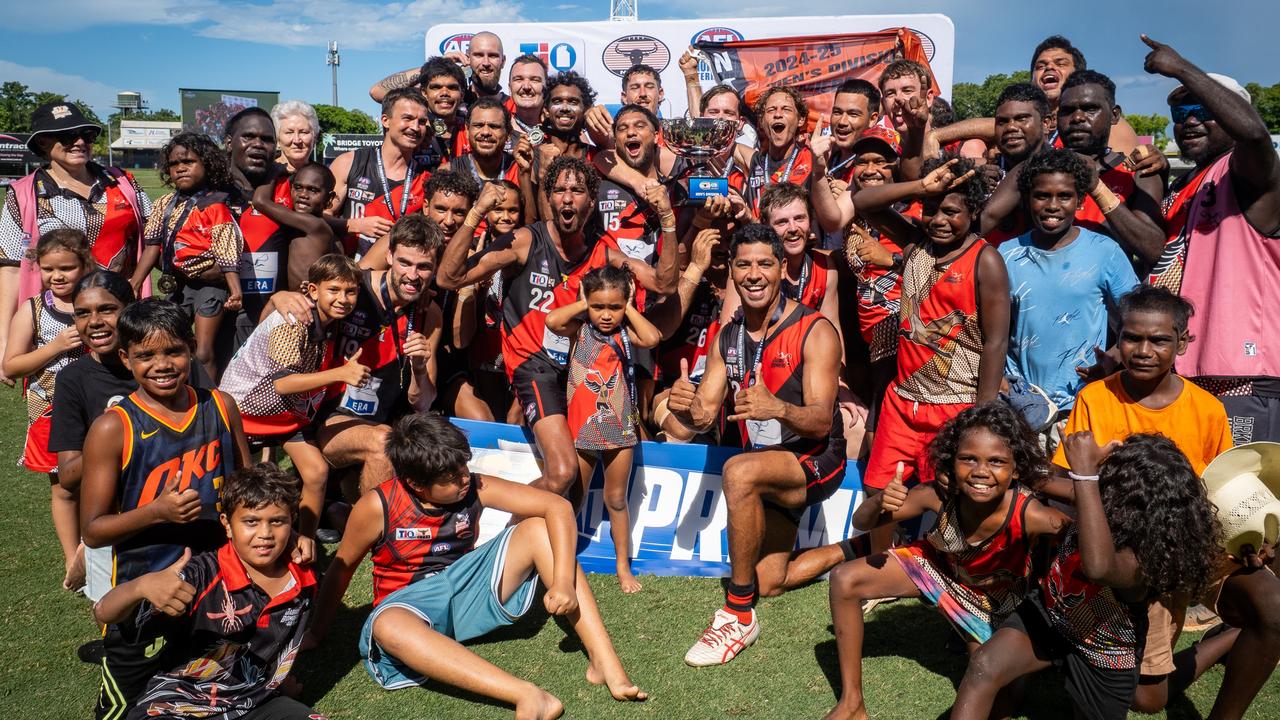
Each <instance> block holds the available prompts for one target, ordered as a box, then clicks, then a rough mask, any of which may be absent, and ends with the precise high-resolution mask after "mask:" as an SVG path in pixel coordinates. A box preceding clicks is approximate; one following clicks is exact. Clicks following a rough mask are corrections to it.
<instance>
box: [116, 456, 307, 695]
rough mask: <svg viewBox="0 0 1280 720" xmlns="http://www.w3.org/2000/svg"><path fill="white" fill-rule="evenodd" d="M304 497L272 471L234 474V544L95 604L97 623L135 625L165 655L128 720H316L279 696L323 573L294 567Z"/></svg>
mask: <svg viewBox="0 0 1280 720" xmlns="http://www.w3.org/2000/svg"><path fill="white" fill-rule="evenodd" d="M298 498H299V490H298V481H297V480H296V479H295V478H294V477H293V476H291V475H288V474H286V473H285V472H284V471H282V470H280V469H279V468H276V467H274V466H272V465H268V464H266V463H263V464H260V465H255V466H254V467H251V468H246V469H244V470H241V471H239V472H237V473H235V474H233V475H232V476H231V477H230V478H228V479H227V482H226V484H225V485H223V487H222V493H221V500H222V515H221V518H222V525H223V527H224V528H225V532H226V537H227V538H228V539H229V540H230V542H228V543H227V544H226V545H223V546H222V547H221V548H220V549H218V550H211V551H209V552H204V553H201V554H199V555H196V556H195V557H192V553H191V550H190V548H188V549H186V550H185V551H184V552H183V554H182V555H181V556H180V557H179V558H178V559H177V561H176V562H173V563H172V564H170V565H169V566H168V567H164V568H159V569H157V570H155V571H153V572H150V573H147V574H146V575H142V576H141V577H138V578H135V579H133V580H131V581H129V582H127V583H123V584H120V585H117V586H116V587H115V588H114V589H113V590H112V591H111V592H109V593H107V594H106V596H105V597H103V598H102V599H101V600H100V601H98V603H97V604H96V605H95V606H94V609H93V610H94V616H95V617H96V618H97V620H98V622H101V623H104V624H112V623H126V622H127V623H128V624H129V626H130V628H131V632H132V633H133V639H134V640H135V641H136V642H137V643H140V644H143V645H146V646H149V647H151V648H154V649H155V650H156V654H155V663H156V665H157V666H158V671H157V672H156V673H155V675H154V676H152V677H151V678H150V679H149V680H148V681H147V683H146V688H145V690H143V691H142V693H141V695H139V696H138V699H137V702H136V704H135V705H134V706H133V709H132V710H131V711H130V713H129V715H128V717H129V718H135V719H136V720H141V719H142V718H148V717H156V716H159V715H163V716H166V717H175V716H180V717H209V718H220V719H225V720H231V719H232V718H249V719H257V720H307V719H308V718H315V717H317V715H315V714H313V713H314V711H313V710H312V709H311V708H308V707H306V706H305V705H303V704H302V703H299V702H297V701H295V700H293V699H290V698H287V697H284V696H282V695H281V694H280V686H281V685H282V684H283V683H284V681H285V679H286V678H287V677H288V676H289V672H290V670H292V668H293V662H294V659H295V658H296V657H297V654H298V650H299V648H300V647H301V645H302V638H303V633H304V632H305V630H306V627H307V620H308V618H309V617H310V614H311V607H312V604H313V602H314V599H315V595H316V576H315V574H314V573H313V572H312V571H311V569H310V568H308V567H304V566H299V565H296V564H294V563H293V562H291V561H290V560H289V553H290V551H291V549H292V535H293V530H292V527H291V526H292V523H293V520H294V518H295V517H296V516H297V514H298Z"/></svg>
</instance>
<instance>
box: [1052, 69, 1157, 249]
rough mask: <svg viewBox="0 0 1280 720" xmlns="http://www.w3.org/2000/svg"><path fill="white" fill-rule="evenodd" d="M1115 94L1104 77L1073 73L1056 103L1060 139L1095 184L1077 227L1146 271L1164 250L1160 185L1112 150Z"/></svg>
mask: <svg viewBox="0 0 1280 720" xmlns="http://www.w3.org/2000/svg"><path fill="white" fill-rule="evenodd" d="M1115 93H1116V86H1115V83H1113V82H1111V79H1110V78H1108V77H1107V76H1106V75H1103V74H1102V73H1098V72H1094V71H1093V70H1080V71H1078V72H1074V73H1072V74H1071V77H1070V78H1068V79H1067V82H1066V84H1065V86H1064V87H1063V89H1062V95H1061V96H1060V98H1059V100H1058V136H1059V137H1060V138H1062V142H1063V144H1064V145H1066V147H1067V148H1068V149H1070V150H1074V151H1076V153H1078V154H1079V155H1081V156H1082V157H1084V158H1086V159H1087V160H1088V162H1089V163H1090V164H1091V165H1092V166H1093V170H1094V175H1095V177H1097V179H1098V180H1097V182H1096V183H1095V184H1094V186H1093V188H1092V189H1091V190H1090V191H1089V197H1087V198H1085V199H1084V201H1083V202H1082V203H1081V204H1080V209H1079V210H1078V211H1077V212H1076V222H1077V223H1079V224H1080V225H1081V226H1082V227H1086V228H1089V229H1090V230H1096V231H1098V232H1103V233H1106V234H1108V235H1111V236H1112V237H1113V238H1114V239H1115V240H1116V242H1118V243H1120V247H1122V248H1124V250H1125V252H1127V253H1128V254H1129V255H1132V256H1135V257H1137V258H1138V261H1139V266H1141V267H1143V268H1146V267H1150V266H1151V265H1153V264H1154V263H1155V262H1156V260H1158V259H1159V258H1160V253H1161V251H1162V250H1163V249H1164V240H1165V237H1164V230H1163V223H1164V217H1163V216H1162V215H1161V212H1160V201H1161V200H1163V199H1164V181H1163V180H1161V179H1160V178H1159V177H1156V176H1145V177H1143V176H1140V175H1137V174H1135V173H1134V171H1133V169H1132V168H1131V167H1130V166H1129V164H1128V163H1126V162H1125V160H1126V158H1125V156H1124V155H1123V154H1121V153H1118V152H1116V151H1115V150H1112V149H1111V146H1110V142H1109V139H1110V136H1111V128H1112V126H1114V125H1115V124H1116V122H1117V120H1118V119H1119V117H1120V108H1119V107H1117V106H1116V103H1115V97H1116V95H1115Z"/></svg>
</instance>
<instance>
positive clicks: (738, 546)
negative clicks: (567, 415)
mask: <svg viewBox="0 0 1280 720" xmlns="http://www.w3.org/2000/svg"><path fill="white" fill-rule="evenodd" d="M784 257H785V256H784V253H783V250H782V241H781V240H779V239H778V234H777V233H775V232H774V231H773V229H772V228H770V227H767V226H765V225H758V224H753V225H747V226H745V227H743V228H741V229H739V230H738V231H737V232H735V233H734V236H733V243H732V245H731V248H730V251H729V272H730V275H731V277H732V279H733V284H734V287H735V289H736V290H737V293H738V295H739V297H740V298H741V302H742V313H741V314H740V315H738V316H737V317H735V318H734V320H733V322H731V323H730V324H728V325H726V326H724V327H722V328H721V330H720V333H719V335H718V336H717V337H716V341H715V343H714V344H713V345H712V347H711V350H710V354H709V355H708V357H707V368H706V372H705V373H703V376H702V382H701V383H700V384H699V385H698V386H697V387H695V386H694V385H693V384H692V383H691V382H690V381H689V378H688V362H687V361H682V362H681V370H682V373H681V377H680V379H678V380H676V382H675V384H674V385H673V386H672V388H671V394H670V399H669V401H668V408H669V409H670V410H671V412H672V413H673V414H674V415H676V417H678V418H679V419H680V421H681V422H683V423H684V424H685V425H686V426H688V427H689V428H691V429H694V430H699V431H703V430H706V429H708V428H710V427H711V426H712V425H713V424H714V423H715V422H716V421H717V419H718V418H719V417H720V414H721V412H725V413H726V414H727V415H728V417H727V418H726V419H727V420H728V421H729V422H730V423H738V429H739V432H740V434H741V438H742V442H743V445H744V447H746V448H747V449H748V452H744V453H742V454H740V455H736V456H734V457H733V458H730V459H729V461H728V462H726V463H725V464H724V469H723V471H722V474H723V483H724V499H725V504H726V505H727V506H728V518H729V527H728V534H729V564H730V571H731V575H730V578H729V584H728V586H727V588H726V590H725V604H724V607H723V608H721V609H719V610H717V611H716V613H715V616H714V617H713V618H712V620H711V624H710V626H709V627H707V629H706V630H705V631H703V634H702V637H701V639H699V640H698V642H697V643H695V644H694V645H693V647H692V648H690V649H689V652H688V653H687V654H686V655H685V658H684V659H685V662H686V663H688V664H690V665H694V666H705V665H719V664H723V663H727V662H729V661H730V660H732V659H733V658H734V657H735V656H737V654H738V653H739V652H741V651H742V650H743V649H744V648H746V646H748V645H750V644H751V643H753V642H755V640H756V638H757V637H758V636H759V634H760V624H759V622H757V620H756V612H755V603H756V598H757V595H766V596H774V595H779V594H781V593H782V591H783V590H786V589H788V588H793V587H796V586H798V585H800V584H802V583H805V582H808V581H810V580H812V579H814V578H816V577H818V576H819V575H821V574H822V573H824V572H826V571H828V570H830V569H831V568H832V567H834V566H835V565H836V564H837V563H839V562H840V561H841V560H843V559H845V551H844V548H842V547H841V546H840V545H827V546H824V547H821V548H814V549H810V550H805V551H802V552H800V553H793V551H792V549H793V548H794V546H795V542H796V530H797V527H798V522H799V519H800V516H801V514H802V513H803V512H804V510H805V508H807V507H808V506H810V505H814V504H817V503H820V502H822V501H823V500H825V499H827V498H828V497H830V496H831V494H832V493H833V492H835V490H836V488H838V487H839V486H840V482H841V480H843V478H844V469H845V441H844V435H843V424H842V423H841V422H840V418H839V416H838V410H837V409H836V380H837V376H838V374H839V371H840V340H839V337H838V336H837V335H836V331H835V328H834V327H832V325H831V323H830V322H828V321H827V320H826V319H825V318H823V317H822V315H820V314H818V313H816V312H814V311H812V310H810V309H808V308H806V307H804V306H802V305H800V304H799V303H797V302H795V301H794V300H790V299H788V298H787V297H785V296H784V295H783V294H782V265H783V261H784ZM731 387H732V389H733V391H734V394H733V399H732V404H731V405H728V406H726V403H725V400H726V399H727V398H728V395H729V391H730V389H731Z"/></svg>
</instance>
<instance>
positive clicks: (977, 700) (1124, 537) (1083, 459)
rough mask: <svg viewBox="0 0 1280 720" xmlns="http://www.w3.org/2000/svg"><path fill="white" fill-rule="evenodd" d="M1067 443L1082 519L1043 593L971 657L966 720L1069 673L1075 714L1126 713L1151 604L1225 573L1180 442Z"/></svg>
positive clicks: (1214, 521)
mask: <svg viewBox="0 0 1280 720" xmlns="http://www.w3.org/2000/svg"><path fill="white" fill-rule="evenodd" d="M1061 447H1062V449H1063V450H1064V451H1065V453H1066V457H1067V462H1068V463H1069V464H1070V466H1071V473H1070V475H1071V480H1072V485H1073V486H1074V491H1075V505H1076V511H1077V518H1076V522H1075V523H1074V524H1073V525H1071V526H1070V527H1069V528H1068V529H1067V532H1066V535H1065V536H1064V537H1063V539H1062V542H1061V543H1060V545H1059V547H1058V549H1057V552H1056V555H1055V556H1054V557H1053V559H1052V562H1051V564H1050V566H1049V569H1048V572H1047V573H1046V574H1045V576H1044V577H1043V578H1042V579H1041V580H1040V583H1039V585H1040V586H1039V588H1038V589H1037V590H1036V591H1033V592H1032V593H1031V594H1030V595H1029V596H1028V597H1027V599H1026V600H1024V601H1023V602H1022V603H1021V604H1020V605H1019V606H1018V607H1017V609H1016V610H1015V611H1014V612H1013V614H1012V615H1010V616H1009V617H1008V619H1007V620H1005V622H1004V624H1003V625H1001V626H1000V628H999V629H998V630H996V632H995V633H994V634H993V635H992V636H991V639H990V640H988V641H987V642H986V643H985V644H984V645H983V646H982V647H981V648H979V649H978V650H977V651H975V652H974V653H973V656H972V658H971V659H970V661H969V669H968V671H967V672H966V673H965V676H964V680H963V681H962V682H961V683H960V689H959V694H958V696H957V698H956V704H955V707H954V711H953V713H952V715H951V717H952V718H956V719H957V720H975V719H976V718H984V719H985V718H987V717H988V715H990V713H991V709H992V705H993V703H994V700H995V696H996V693H998V692H999V691H1000V689H1001V688H1003V687H1005V686H1007V685H1008V684H1010V683H1012V682H1014V681H1015V680H1017V679H1019V678H1021V677H1024V676H1026V675H1029V674H1031V673H1034V672H1038V671H1040V670H1043V669H1046V668H1049V667H1058V668H1059V669H1060V670H1061V671H1062V672H1063V673H1064V674H1065V675H1066V689H1067V694H1068V695H1069V696H1070V697H1071V699H1072V701H1073V702H1074V703H1075V705H1076V716H1077V717H1085V718H1090V719H1091V720H1094V719H1103V720H1111V719H1113V718H1114V719H1115V720H1122V719H1123V718H1126V717H1128V714H1129V705H1130V703H1131V701H1132V699H1133V696H1134V693H1135V691H1136V690H1137V687H1138V668H1139V665H1140V663H1141V659H1142V653H1143V644H1144V643H1143V640H1144V638H1145V635H1146V625H1147V603H1148V601H1150V600H1151V599H1152V598H1154V597H1158V596H1160V595H1164V594H1166V593H1188V594H1189V595H1190V596H1191V597H1197V596H1198V595H1199V593H1200V592H1201V591H1203V590H1204V589H1205V588H1206V587H1207V586H1209V584H1210V583H1212V582H1213V581H1214V580H1215V579H1216V578H1217V577H1218V575H1217V574H1216V572H1215V571H1216V567H1217V564H1218V561H1219V558H1220V557H1221V553H1222V551H1221V543H1222V537H1221V536H1222V527H1221V525H1220V524H1219V522H1218V518H1217V515H1216V513H1215V508H1214V506H1213V503H1211V502H1210V501H1209V499H1208V497H1207V495H1206V492H1205V488H1204V484H1203V483H1202V482H1201V480H1200V478H1199V477H1197V474H1196V472H1195V470H1193V469H1192V467H1191V463H1190V462H1188V460H1187V458H1186V456H1185V455H1183V454H1182V452H1181V451H1180V450H1178V447H1177V445H1175V444H1174V443H1173V441H1171V440H1169V439H1168V438H1166V437H1164V436H1162V435H1142V434H1138V435H1131V436H1129V437H1128V438H1127V439H1126V440H1125V441H1124V442H1123V443H1121V442H1119V441H1115V440H1113V441H1111V442H1109V443H1107V445H1106V446H1105V447H1098V444H1097V441H1096V440H1095V439H1094V436H1093V433H1092V432H1089V431H1084V432H1077V433H1072V434H1071V435H1068V436H1067V437H1066V438H1065V439H1064V441H1063V444H1062V446H1061Z"/></svg>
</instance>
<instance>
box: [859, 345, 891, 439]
mask: <svg viewBox="0 0 1280 720" xmlns="http://www.w3.org/2000/svg"><path fill="white" fill-rule="evenodd" d="M897 374H898V356H897V355H890V356H889V357H887V358H881V359H879V360H877V361H875V362H873V363H871V367H870V368H869V370H868V375H869V376H870V385H871V397H870V398H868V399H867V431H868V432H875V430H876V424H878V423H879V422H880V403H881V401H883V400H884V393H885V390H888V389H889V383H891V382H893V378H894V376H896V375H897Z"/></svg>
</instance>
